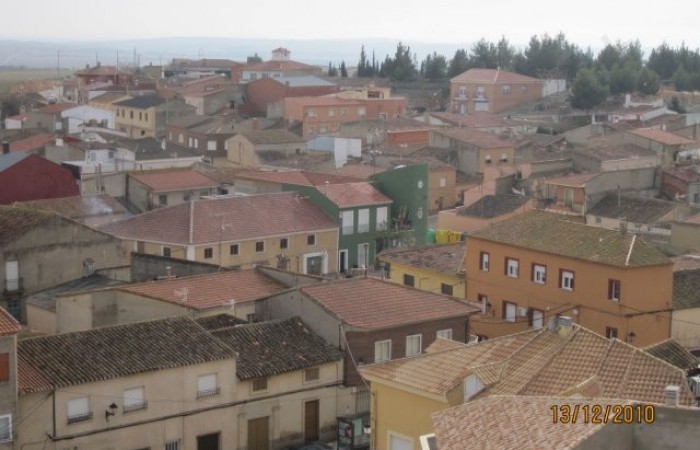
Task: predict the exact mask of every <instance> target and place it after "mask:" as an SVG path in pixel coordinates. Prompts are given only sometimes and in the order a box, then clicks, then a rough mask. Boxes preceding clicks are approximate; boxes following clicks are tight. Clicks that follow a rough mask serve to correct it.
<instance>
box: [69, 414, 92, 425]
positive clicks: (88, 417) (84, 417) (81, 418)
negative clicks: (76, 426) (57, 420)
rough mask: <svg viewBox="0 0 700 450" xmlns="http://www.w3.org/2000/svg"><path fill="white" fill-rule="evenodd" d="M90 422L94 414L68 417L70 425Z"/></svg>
mask: <svg viewBox="0 0 700 450" xmlns="http://www.w3.org/2000/svg"><path fill="white" fill-rule="evenodd" d="M88 420H92V412H87V413H84V414H76V415H75V416H68V425H70V424H72V423H78V422H85V421H88Z"/></svg>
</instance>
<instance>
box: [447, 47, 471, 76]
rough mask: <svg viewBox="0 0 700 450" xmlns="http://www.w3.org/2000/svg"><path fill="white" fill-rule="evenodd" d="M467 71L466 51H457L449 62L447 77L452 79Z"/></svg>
mask: <svg viewBox="0 0 700 450" xmlns="http://www.w3.org/2000/svg"><path fill="white" fill-rule="evenodd" d="M467 70H469V57H468V56H467V51H466V50H464V49H458V50H457V51H456V52H455V55H454V57H452V59H451V60H450V65H449V68H448V70H447V75H448V76H449V77H450V78H452V77H456V76H457V75H459V74H460V73H463V72H466V71H467Z"/></svg>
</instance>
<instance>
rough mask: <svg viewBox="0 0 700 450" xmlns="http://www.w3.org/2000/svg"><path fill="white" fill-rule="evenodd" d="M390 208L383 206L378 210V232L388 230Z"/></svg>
mask: <svg viewBox="0 0 700 450" xmlns="http://www.w3.org/2000/svg"><path fill="white" fill-rule="evenodd" d="M387 214H388V208H387V207H386V206H381V207H379V208H377V231H384V230H386V223H387Z"/></svg>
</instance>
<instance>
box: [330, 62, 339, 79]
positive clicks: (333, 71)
mask: <svg viewBox="0 0 700 450" xmlns="http://www.w3.org/2000/svg"><path fill="white" fill-rule="evenodd" d="M328 76H329V77H337V76H338V68H337V67H335V66H334V65H333V64H331V63H330V62H329V63H328Z"/></svg>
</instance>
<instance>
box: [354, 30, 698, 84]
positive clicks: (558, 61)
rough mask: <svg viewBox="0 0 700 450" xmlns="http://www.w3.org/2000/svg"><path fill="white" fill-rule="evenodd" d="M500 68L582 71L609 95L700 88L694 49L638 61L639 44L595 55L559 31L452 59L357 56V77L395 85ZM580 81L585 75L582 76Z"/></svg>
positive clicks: (547, 74) (546, 74)
mask: <svg viewBox="0 0 700 450" xmlns="http://www.w3.org/2000/svg"><path fill="white" fill-rule="evenodd" d="M499 67H500V68H502V69H505V70H510V71H513V72H517V73H521V74H523V75H528V76H532V77H539V78H564V79H567V80H574V79H575V78H576V77H577V75H579V72H580V71H581V70H583V69H585V70H588V71H592V72H593V75H594V77H595V79H596V80H597V81H598V83H600V84H601V85H602V86H606V87H607V88H608V92H609V93H611V94H617V93H623V92H631V91H634V90H639V91H641V92H642V93H645V94H653V93H656V92H657V91H658V89H659V86H660V80H668V81H670V82H672V83H673V85H674V86H675V87H676V89H677V90H689V89H700V50H690V49H688V47H687V46H685V45H681V46H680V47H678V48H672V47H670V46H669V45H668V44H665V43H664V44H661V45H660V46H658V47H656V48H654V49H653V50H652V51H651V53H650V54H649V58H648V59H647V60H646V61H645V60H644V53H643V51H642V47H641V44H640V43H639V41H634V42H630V43H621V42H617V43H615V44H608V45H606V46H605V48H603V49H602V50H601V51H600V52H599V53H598V54H597V55H594V53H593V51H592V50H591V49H590V48H588V49H585V50H584V49H582V48H580V47H579V46H577V45H576V44H573V43H571V42H569V41H568V40H567V39H566V37H565V35H564V34H563V33H560V34H558V35H556V36H549V35H544V36H541V37H538V36H533V37H532V38H531V39H530V41H529V43H528V45H527V47H526V48H524V49H523V50H522V51H516V49H515V47H514V46H513V45H511V44H510V42H508V40H507V39H506V38H505V37H502V38H501V39H500V40H499V41H498V42H492V41H488V40H486V39H481V40H480V41H478V42H476V43H475V44H474V45H472V46H471V47H470V48H469V49H458V50H457V51H456V52H455V54H454V55H453V57H452V59H449V60H448V59H447V58H446V57H445V56H444V55H441V54H438V53H437V52H433V53H431V54H429V55H427V56H426V57H425V59H423V61H421V62H420V64H418V61H417V58H416V55H415V54H412V53H411V49H410V47H409V46H407V45H404V44H403V43H401V42H399V44H398V45H397V48H396V53H395V54H394V55H393V56H389V55H387V56H386V58H385V59H384V60H383V61H382V62H381V63H379V62H378V61H377V60H376V58H375V55H374V52H372V58H371V60H370V59H369V58H368V57H367V53H366V52H365V48H364V46H363V47H362V50H361V52H360V61H359V63H358V76H360V77H373V76H380V77H386V78H390V79H392V80H395V81H408V80H415V79H418V78H423V79H427V80H431V81H438V80H445V79H448V78H452V77H454V76H456V75H459V74H460V73H462V72H464V71H466V70H469V69H471V68H488V69H495V68H499ZM584 74H585V75H584V78H589V77H590V73H587V72H584Z"/></svg>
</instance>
